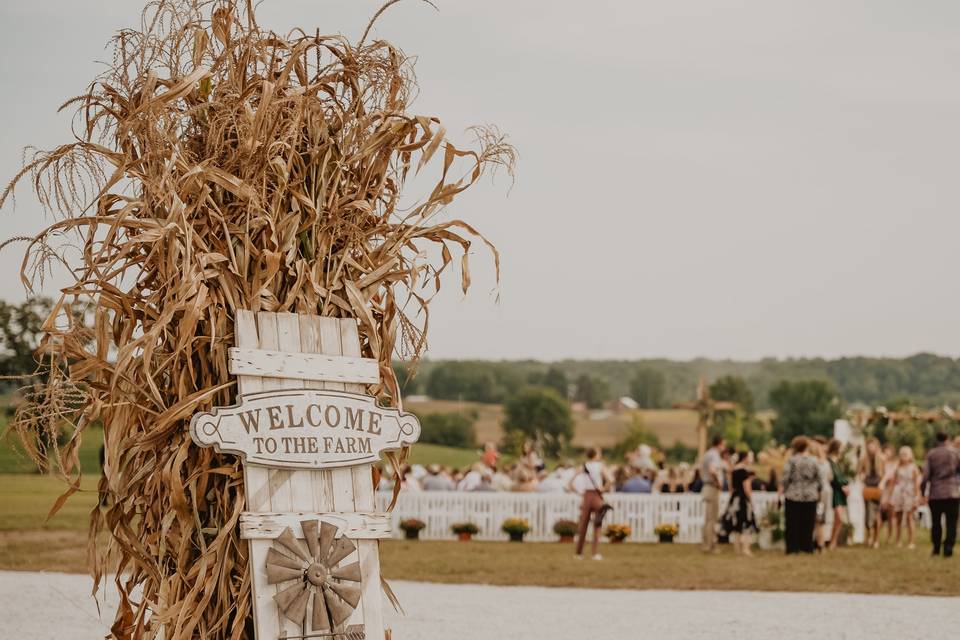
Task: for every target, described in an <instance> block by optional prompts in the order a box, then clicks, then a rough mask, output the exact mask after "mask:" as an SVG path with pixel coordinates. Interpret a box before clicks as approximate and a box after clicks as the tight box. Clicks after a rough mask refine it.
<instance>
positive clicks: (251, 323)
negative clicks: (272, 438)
mask: <svg viewBox="0 0 960 640" xmlns="http://www.w3.org/2000/svg"><path fill="white" fill-rule="evenodd" d="M234 335H235V337H236V344H237V346H238V347H243V348H251V349H257V348H259V347H260V338H259V335H258V331H257V322H256V318H255V316H254V314H253V312H251V311H247V310H245V309H241V310H238V311H237V317H236V325H235V327H234ZM262 389H263V382H262V380H261V378H259V377H257V376H239V377H238V378H237V390H238V391H239V393H255V392H257V391H261V390H262ZM268 483H269V479H268V472H267V470H266V469H265V468H263V467H257V466H255V465H246V464H245V465H244V468H243V486H244V493H245V494H246V503H247V509H248V510H250V511H260V510H269V508H270V493H269V484H268ZM270 544H271V542H270V541H268V540H251V541H250V555H249V563H250V566H249V567H248V570H249V571H251V580H250V604H251V608H252V609H253V624H254V627H255V629H256V630H257V635H258V636H259V637H260V638H265V637H269V636H270V635H271V634H272V633H273V632H274V631H275V630H277V629H279V628H280V622H279V618H278V616H277V609H276V607H275V606H274V604H273V593H274V590H273V589H272V587H271V586H270V585H268V584H267V577H266V572H265V571H256V570H254V567H260V566H263V565H264V563H265V562H266V557H267V550H268V549H269V548H270Z"/></svg>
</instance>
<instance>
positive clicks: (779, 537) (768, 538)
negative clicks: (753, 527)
mask: <svg viewBox="0 0 960 640" xmlns="http://www.w3.org/2000/svg"><path fill="white" fill-rule="evenodd" d="M757 544H758V545H759V546H760V548H761V549H764V550H769V549H778V548H781V547H783V511H782V510H781V509H780V507H777V506H771V507H770V508H768V509H767V512H766V513H764V514H763V518H761V519H760V535H759V536H758V537H757Z"/></svg>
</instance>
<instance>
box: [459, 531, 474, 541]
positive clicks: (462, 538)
mask: <svg viewBox="0 0 960 640" xmlns="http://www.w3.org/2000/svg"><path fill="white" fill-rule="evenodd" d="M472 538H473V534H472V533H469V532H467V531H461V532H460V533H458V534H457V540H459V541H460V542H469V541H470V540H471V539H472Z"/></svg>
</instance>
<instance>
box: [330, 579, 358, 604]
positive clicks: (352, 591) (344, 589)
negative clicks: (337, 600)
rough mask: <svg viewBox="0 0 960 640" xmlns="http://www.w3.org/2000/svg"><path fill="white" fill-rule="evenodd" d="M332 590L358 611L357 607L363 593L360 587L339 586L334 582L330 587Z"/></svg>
mask: <svg viewBox="0 0 960 640" xmlns="http://www.w3.org/2000/svg"><path fill="white" fill-rule="evenodd" d="M330 589H331V591H333V592H334V593H335V594H337V595H338V596H340V597H341V598H343V601H344V602H346V603H347V604H349V605H350V606H351V607H352V608H354V609H356V608H357V605H358V604H360V595H361V594H362V593H363V591H362V590H361V589H360V587H351V586H350V585H348V584H338V583H336V582H334V583H333V584H331V585H330Z"/></svg>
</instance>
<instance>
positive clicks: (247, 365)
mask: <svg viewBox="0 0 960 640" xmlns="http://www.w3.org/2000/svg"><path fill="white" fill-rule="evenodd" d="M290 315H293V314H290ZM229 353H230V358H229V360H228V365H229V367H230V373H232V374H234V375H251V376H261V377H264V378H295V379H298V380H318V381H327V380H329V381H333V382H359V383H364V384H376V383H377V382H379V381H380V370H379V365H378V364H377V361H376V360H373V359H372V358H348V357H344V356H331V355H325V354H311V353H293V352H290V351H286V350H282V351H270V350H267V349H240V348H233V349H230V350H229Z"/></svg>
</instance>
